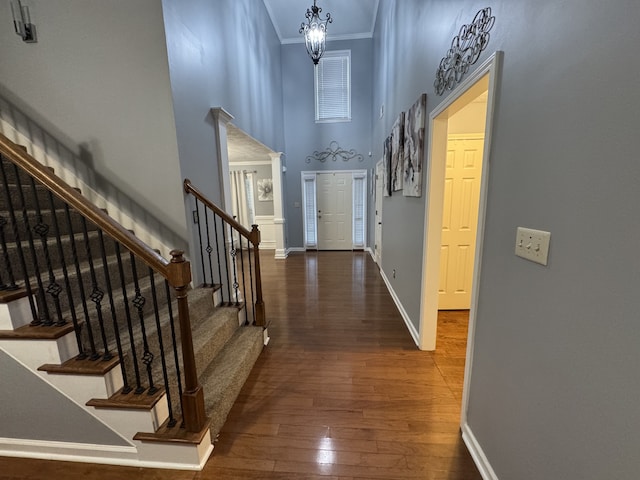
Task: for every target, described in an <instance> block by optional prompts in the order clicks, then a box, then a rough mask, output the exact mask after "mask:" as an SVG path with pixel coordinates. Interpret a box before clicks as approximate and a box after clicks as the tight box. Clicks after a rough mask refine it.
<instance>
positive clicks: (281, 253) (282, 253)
mask: <svg viewBox="0 0 640 480" xmlns="http://www.w3.org/2000/svg"><path fill="white" fill-rule="evenodd" d="M288 255H289V252H288V251H287V249H286V248H276V253H275V258H276V259H277V260H284V259H285V258H287V256H288Z"/></svg>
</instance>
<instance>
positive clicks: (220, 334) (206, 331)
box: [193, 307, 238, 372]
mask: <svg viewBox="0 0 640 480" xmlns="http://www.w3.org/2000/svg"><path fill="white" fill-rule="evenodd" d="M237 329H238V309H237V308H233V307H218V308H216V309H215V310H214V311H213V312H209V315H208V318H206V319H205V320H203V321H202V322H201V323H200V325H198V326H197V327H196V328H194V330H193V350H194V354H195V357H196V368H197V371H198V372H202V371H204V370H205V369H206V368H207V367H208V365H209V364H210V363H211V362H212V361H213V359H214V358H215V357H216V355H218V353H219V352H220V351H221V350H222V349H223V348H224V346H225V345H226V343H227V342H228V341H229V340H230V339H231V338H232V337H233V335H234V333H235V332H236V330H237Z"/></svg>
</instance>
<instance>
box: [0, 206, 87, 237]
mask: <svg viewBox="0 0 640 480" xmlns="http://www.w3.org/2000/svg"><path fill="white" fill-rule="evenodd" d="M69 216H70V217H71V224H69V222H68V220H67V215H66V212H65V211H64V210H56V211H55V219H54V213H53V212H52V211H51V210H50V209H47V210H41V218H40V219H38V215H37V213H36V212H35V211H28V212H27V222H28V227H27V223H26V222H25V221H24V219H23V217H22V212H17V215H16V225H17V227H18V238H20V240H26V239H27V238H28V233H27V232H31V235H33V236H34V237H35V238H38V239H39V238H40V237H39V236H38V234H37V233H35V232H34V227H35V226H36V225H38V224H39V223H42V224H44V225H47V226H48V227H49V231H48V233H47V236H50V237H53V236H56V235H57V234H58V232H60V235H63V236H64V235H68V234H69V233H71V232H73V233H80V232H82V231H83V222H82V216H81V215H80V214H79V213H77V212H75V211H73V210H70V211H69ZM0 217H3V218H4V219H5V220H6V221H7V224H6V225H5V226H4V228H3V231H4V235H5V239H6V241H7V242H12V241H15V238H16V233H15V230H14V228H13V222H12V219H11V217H10V216H9V215H8V214H7V212H0ZM56 221H57V224H56ZM86 226H87V231H89V232H93V231H96V230H97V227H96V226H95V225H94V224H93V223H92V222H86Z"/></svg>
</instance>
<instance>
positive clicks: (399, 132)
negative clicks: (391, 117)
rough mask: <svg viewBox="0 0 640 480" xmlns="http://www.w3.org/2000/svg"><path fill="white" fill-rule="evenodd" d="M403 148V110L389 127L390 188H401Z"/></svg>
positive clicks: (394, 189)
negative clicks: (390, 127) (391, 126)
mask: <svg viewBox="0 0 640 480" xmlns="http://www.w3.org/2000/svg"><path fill="white" fill-rule="evenodd" d="M403 149H404V112H402V113H400V115H398V118H397V120H396V122H395V123H394V124H393V128H392V129H391V190H392V191H394V192H396V191H398V190H402V179H403V176H402V168H403V158H404V154H403Z"/></svg>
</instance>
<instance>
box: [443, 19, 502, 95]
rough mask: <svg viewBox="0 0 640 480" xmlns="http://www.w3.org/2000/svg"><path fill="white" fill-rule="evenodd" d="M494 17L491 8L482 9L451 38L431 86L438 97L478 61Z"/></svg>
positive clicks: (487, 40) (487, 42)
mask: <svg viewBox="0 0 640 480" xmlns="http://www.w3.org/2000/svg"><path fill="white" fill-rule="evenodd" d="M495 20H496V17H494V16H493V15H491V7H487V8H483V9H482V10H480V11H479V12H478V13H476V16H475V17H473V22H471V23H470V24H468V25H463V26H462V27H461V28H460V32H459V33H458V35H456V36H455V37H453V40H452V41H451V48H450V49H449V51H447V55H446V56H445V57H442V60H440V66H439V67H438V71H437V72H436V80H435V82H433V86H434V87H435V89H436V93H437V94H438V95H442V94H443V93H444V91H445V90H453V87H454V86H455V85H456V83H459V82H460V81H461V80H462V77H463V76H464V74H465V73H467V72H468V71H469V67H470V66H471V65H473V64H474V63H476V62H477V61H478V58H480V54H481V53H482V51H483V50H484V49H485V48H487V45H488V44H489V30H491V29H492V28H493V24H494V23H495Z"/></svg>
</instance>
